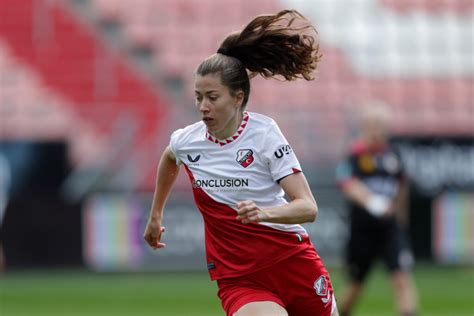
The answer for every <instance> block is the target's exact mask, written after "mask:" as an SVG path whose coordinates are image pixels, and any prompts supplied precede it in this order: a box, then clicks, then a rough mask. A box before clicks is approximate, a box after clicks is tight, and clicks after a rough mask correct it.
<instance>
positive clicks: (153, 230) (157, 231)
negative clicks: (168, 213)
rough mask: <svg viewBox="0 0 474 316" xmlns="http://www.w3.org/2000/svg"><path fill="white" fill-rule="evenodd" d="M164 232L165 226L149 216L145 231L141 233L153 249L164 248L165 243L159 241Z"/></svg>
mask: <svg viewBox="0 0 474 316" xmlns="http://www.w3.org/2000/svg"><path fill="white" fill-rule="evenodd" d="M164 232H165V228H164V227H162V226H161V223H159V222H158V221H156V220H152V219H151V218H150V219H149V220H148V224H147V225H146V228H145V232H144V233H143V239H145V241H146V242H147V243H148V244H149V245H150V247H151V248H153V249H160V248H164V247H166V244H164V243H162V242H161V236H162V234H163V233H164Z"/></svg>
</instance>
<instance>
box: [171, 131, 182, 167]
mask: <svg viewBox="0 0 474 316" xmlns="http://www.w3.org/2000/svg"><path fill="white" fill-rule="evenodd" d="M183 131H184V130H183V129H182V128H181V129H178V130H175V131H174V132H173V133H172V134H171V137H170V149H171V152H172V153H173V154H174V156H175V157H176V164H177V165H181V164H182V162H181V159H180V158H179V154H180V145H181V142H180V136H181V135H182V134H183Z"/></svg>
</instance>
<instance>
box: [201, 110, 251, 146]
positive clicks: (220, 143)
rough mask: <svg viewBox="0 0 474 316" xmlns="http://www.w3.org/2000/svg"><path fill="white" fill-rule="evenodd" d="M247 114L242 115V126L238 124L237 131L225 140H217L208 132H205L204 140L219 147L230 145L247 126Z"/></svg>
mask: <svg viewBox="0 0 474 316" xmlns="http://www.w3.org/2000/svg"><path fill="white" fill-rule="evenodd" d="M249 117H250V116H249V114H248V113H247V112H244V113H243V118H242V124H240V127H239V128H238V129H237V131H236V132H235V133H234V135H232V136H230V137H228V138H226V139H218V138H216V137H214V136H212V135H211V134H209V132H208V131H206V138H207V139H208V140H210V141H211V142H213V143H216V144H219V145H221V146H224V145H227V144H230V143H232V142H233V141H234V140H236V139H237V138H239V136H240V134H242V132H243V131H244V129H245V127H246V126H247V123H248V121H249Z"/></svg>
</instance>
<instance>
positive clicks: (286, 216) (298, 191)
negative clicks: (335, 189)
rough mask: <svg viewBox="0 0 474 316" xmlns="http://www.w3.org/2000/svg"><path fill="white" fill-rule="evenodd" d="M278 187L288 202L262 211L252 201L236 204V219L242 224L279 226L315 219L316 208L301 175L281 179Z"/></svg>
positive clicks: (309, 190)
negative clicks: (286, 196)
mask: <svg viewBox="0 0 474 316" xmlns="http://www.w3.org/2000/svg"><path fill="white" fill-rule="evenodd" d="M280 186H281V187H282V188H283V190H284V191H285V193H286V194H287V195H288V197H289V199H290V202H289V203H288V204H285V205H281V206H277V207H271V208H265V209H262V208H260V207H259V206H257V205H256V204H255V202H254V201H249V200H248V201H242V202H239V203H238V204H237V213H238V214H239V215H238V216H237V219H238V220H240V221H241V222H242V223H244V224H247V223H250V222H270V223H281V224H301V223H306V222H313V221H314V220H315V219H316V216H317V212H318V207H317V204H316V201H315V199H314V197H313V194H312V193H311V189H310V188H309V185H308V182H307V181H306V178H305V176H304V175H303V173H301V172H300V173H296V174H292V175H289V176H287V177H285V178H283V179H282V180H281V181H280Z"/></svg>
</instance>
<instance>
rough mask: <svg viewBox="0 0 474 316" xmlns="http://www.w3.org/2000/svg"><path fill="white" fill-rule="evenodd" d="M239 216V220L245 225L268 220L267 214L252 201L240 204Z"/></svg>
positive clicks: (238, 208) (238, 206) (238, 205)
mask: <svg viewBox="0 0 474 316" xmlns="http://www.w3.org/2000/svg"><path fill="white" fill-rule="evenodd" d="M237 214H238V215H237V220H239V221H241V222H242V223H243V224H248V223H251V222H261V221H264V220H265V219H266V218H267V214H266V213H265V212H264V211H263V210H262V209H261V208H260V207H258V206H257V204H255V202H254V201H251V200H247V201H241V202H238V203H237Z"/></svg>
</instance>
